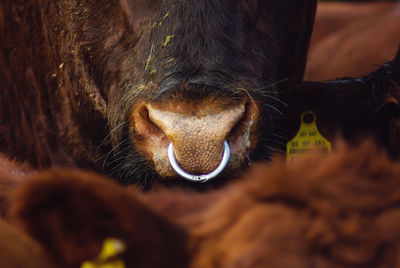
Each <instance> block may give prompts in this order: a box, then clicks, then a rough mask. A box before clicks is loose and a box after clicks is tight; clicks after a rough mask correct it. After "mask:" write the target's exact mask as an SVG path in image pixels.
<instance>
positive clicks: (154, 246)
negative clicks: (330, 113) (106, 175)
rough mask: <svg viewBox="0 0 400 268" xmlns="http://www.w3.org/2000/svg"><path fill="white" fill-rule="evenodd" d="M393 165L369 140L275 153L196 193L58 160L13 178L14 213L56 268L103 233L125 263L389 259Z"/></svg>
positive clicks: (330, 263)
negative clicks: (295, 154) (64, 165)
mask: <svg viewBox="0 0 400 268" xmlns="http://www.w3.org/2000/svg"><path fill="white" fill-rule="evenodd" d="M399 174H400V165H399V163H393V162H391V160H389V159H388V158H387V157H386V155H385V154H384V153H383V152H381V151H379V150H377V149H376V148H375V146H374V144H373V143H371V142H364V143H362V145H360V146H359V147H358V148H357V149H356V150H354V149H352V148H348V147H347V146H345V145H344V144H342V143H341V144H340V146H337V147H336V150H335V152H334V153H332V154H325V155H319V154H315V155H310V156H309V157H305V158H303V159H300V160H298V162H293V163H291V164H286V162H285V160H284V159H275V160H274V161H272V163H270V164H269V165H257V166H255V167H253V168H252V170H250V172H249V173H248V174H247V175H246V176H245V177H244V178H243V179H242V180H240V181H237V182H234V183H232V184H231V185H228V186H227V187H225V188H223V189H220V190H217V191H215V192H207V193H204V194H201V193H190V192H183V191H182V190H178V189H176V190H167V189H163V190H160V191H155V192H153V193H150V194H143V193H141V194H139V193H137V192H135V191H131V190H128V189H126V188H125V189H124V188H122V187H120V186H118V185H114V184H113V183H111V182H108V181H106V180H104V179H102V178H99V177H96V176H94V175H93V174H85V173H79V172H70V171H60V170H59V171H50V172H45V173H41V174H40V173H39V174H37V175H35V176H34V177H33V178H31V179H30V180H28V181H27V182H26V183H24V184H23V185H21V186H20V187H18V188H17V189H16V191H15V193H14V195H13V199H12V200H13V205H12V207H11V210H10V215H11V220H12V221H13V222H14V224H16V225H17V226H19V227H22V229H23V230H25V231H26V232H27V233H29V234H30V235H32V236H33V237H34V238H35V239H37V240H38V241H40V243H41V244H42V245H43V247H44V248H45V249H46V252H48V253H49V254H50V256H51V257H52V259H54V260H56V263H58V264H59V265H60V266H59V267H63V266H62V265H63V264H65V263H68V264H69V265H72V264H73V265H72V266H69V267H78V266H77V265H78V264H79V261H82V260H83V259H88V258H89V259H90V258H92V257H93V256H95V255H96V252H98V251H99V247H100V244H101V241H102V239H103V238H105V237H110V236H114V237H115V236H116V237H119V238H120V239H123V240H125V241H128V243H127V244H128V250H127V255H126V256H124V259H125V261H126V262H127V264H128V267H131V266H130V265H131V264H133V263H135V264H138V263H140V264H142V265H144V266H141V267H192V268H197V267H243V268H246V267H252V268H254V267H285V268H286V267H300V268H301V267H396V266H398V265H399V251H398V249H399V246H400V227H399V225H398V224H397V223H398V222H399V220H400V208H399V201H400V192H399V191H398V185H399V183H400V175H399ZM132 267H136V266H132Z"/></svg>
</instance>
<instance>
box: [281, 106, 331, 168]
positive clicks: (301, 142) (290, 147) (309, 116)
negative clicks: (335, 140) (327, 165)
mask: <svg viewBox="0 0 400 268" xmlns="http://www.w3.org/2000/svg"><path fill="white" fill-rule="evenodd" d="M300 120H301V125H300V129H299V131H298V132H297V134H296V136H295V137H294V138H293V139H291V140H290V141H289V142H288V143H287V144H286V159H287V162H288V163H289V162H292V161H293V160H295V159H296V158H299V157H301V156H304V155H306V154H307V153H308V152H309V151H310V150H311V149H320V150H321V151H325V152H331V151H332V147H331V143H330V142H329V141H328V140H327V139H325V138H324V137H323V136H322V135H321V133H320V132H319V131H318V128H317V124H316V121H317V117H316V116H315V114H314V113H313V112H311V111H307V112H304V113H303V114H302V115H301V116H300Z"/></svg>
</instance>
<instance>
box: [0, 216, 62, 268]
mask: <svg viewBox="0 0 400 268" xmlns="http://www.w3.org/2000/svg"><path fill="white" fill-rule="evenodd" d="M0 262H1V267H2V268H38V267H40V268H51V267H54V266H52V265H51V264H50V262H49V260H48V257H47V255H46V254H44V252H43V250H42V249H41V248H40V246H39V245H38V244H37V243H36V242H34V241H33V240H32V238H30V237H28V236H27V235H26V234H25V233H23V232H22V231H21V230H18V229H17V228H16V227H14V226H12V225H10V224H9V223H6V222H5V221H3V220H0ZM54 268H55V267H54Z"/></svg>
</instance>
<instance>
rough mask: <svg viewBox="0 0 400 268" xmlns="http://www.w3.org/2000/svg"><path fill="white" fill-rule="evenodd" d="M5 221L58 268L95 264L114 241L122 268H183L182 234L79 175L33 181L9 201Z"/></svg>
mask: <svg viewBox="0 0 400 268" xmlns="http://www.w3.org/2000/svg"><path fill="white" fill-rule="evenodd" d="M11 204H12V208H11V210H10V218H11V219H12V221H13V223H14V224H15V225H16V226H19V227H20V228H21V229H22V230H24V231H25V232H27V233H28V234H29V235H31V236H32V237H33V238H34V239H35V240H37V241H39V242H40V244H41V245H42V247H43V248H44V250H45V252H46V253H47V254H48V256H49V257H50V259H51V260H52V261H53V262H54V263H55V265H56V266H57V267H68V268H72V267H77V268H79V267H80V265H81V263H82V262H84V261H88V260H92V259H95V258H96V257H97V256H98V255H99V253H100V249H101V246H102V243H103V241H104V240H105V239H106V238H109V237H114V238H118V239H121V240H123V241H124V243H125V244H126V246H127V248H128V250H127V251H126V252H125V253H124V254H123V255H122V258H123V260H124V261H125V263H126V265H127V267H144V268H145V267H185V266H186V262H187V249H186V247H187V245H186V239H187V238H186V232H185V231H184V230H183V229H181V228H179V226H177V225H176V224H173V223H171V222H169V221H167V220H165V219H164V218H163V217H161V216H159V215H157V214H155V213H153V212H152V211H151V210H150V209H149V208H147V207H146V206H145V205H144V204H142V202H140V201H138V199H137V198H135V197H134V196H132V195H131V194H130V192H129V191H128V190H126V189H124V188H122V187H121V186H119V185H117V184H116V183H115V182H112V181H110V180H108V179H106V178H103V177H100V176H98V175H96V174H92V173H85V172H83V171H68V170H50V171H47V172H42V173H38V174H35V175H32V176H31V177H29V178H28V180H27V181H26V182H25V183H24V184H23V185H22V186H21V187H18V188H17V189H16V191H15V192H14V193H13V196H12V197H11Z"/></svg>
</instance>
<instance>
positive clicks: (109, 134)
mask: <svg viewBox="0 0 400 268" xmlns="http://www.w3.org/2000/svg"><path fill="white" fill-rule="evenodd" d="M124 124H126V122H122V123H120V124H119V125H118V126H116V127H114V128H113V129H112V130H111V131H110V132H109V133H108V135H107V136H106V137H105V138H104V140H103V141H102V142H101V143H100V145H99V146H97V150H98V149H100V147H101V146H103V144H104V143H105V142H106V140H107V139H108V137H110V136H111V134H112V133H114V131H116V130H117V129H118V128H120V127H121V126H122V125H124Z"/></svg>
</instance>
